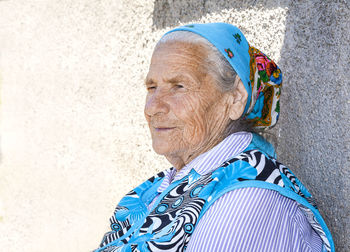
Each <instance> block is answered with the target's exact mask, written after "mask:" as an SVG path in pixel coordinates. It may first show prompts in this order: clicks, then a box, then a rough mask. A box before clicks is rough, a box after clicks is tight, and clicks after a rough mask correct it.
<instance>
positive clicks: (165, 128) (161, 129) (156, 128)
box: [154, 127, 175, 132]
mask: <svg viewBox="0 0 350 252" xmlns="http://www.w3.org/2000/svg"><path fill="white" fill-rule="evenodd" d="M154 129H155V130H156V131H157V132H166V131H170V130H172V129H175V127H154Z"/></svg>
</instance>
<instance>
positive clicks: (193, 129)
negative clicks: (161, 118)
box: [178, 96, 208, 148]
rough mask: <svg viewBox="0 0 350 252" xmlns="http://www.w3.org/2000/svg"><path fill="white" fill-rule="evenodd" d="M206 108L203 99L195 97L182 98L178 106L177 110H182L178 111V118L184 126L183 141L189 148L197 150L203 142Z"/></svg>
mask: <svg viewBox="0 0 350 252" xmlns="http://www.w3.org/2000/svg"><path fill="white" fill-rule="evenodd" d="M207 106H208V104H207V103H206V102H205V101H204V99H201V97H196V96H192V97H186V98H183V99H182V104H181V106H178V108H182V110H179V111H178V117H179V118H181V120H182V121H183V124H184V131H183V140H184V142H185V143H186V144H187V145H189V146H193V147H196V148H198V147H200V146H199V145H200V144H201V143H202V142H204V140H205V136H206V135H207V132H206V125H207V122H206V116H205V111H206V108H207Z"/></svg>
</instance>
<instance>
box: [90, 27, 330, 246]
mask: <svg viewBox="0 0 350 252" xmlns="http://www.w3.org/2000/svg"><path fill="white" fill-rule="evenodd" d="M281 85H282V73H281V71H280V69H279V68H278V67H277V65H276V64H275V63H274V62H273V61H272V60H271V59H269V58H268V57H267V56H266V55H264V54H263V53H262V52H260V51H259V50H257V49H255V48H254V47H252V46H250V45H249V44H248V42H247V40H246V39H245V37H244V35H243V34H242V32H241V31H240V30H239V29H238V28H237V27H235V26H232V25H229V24H225V23H213V24H192V25H185V26H182V27H179V28H176V29H174V30H171V31H169V32H168V33H166V34H165V35H164V36H163V37H162V38H161V40H160V41H159V42H158V44H157V45H156V48H155V50H154V53H153V56H152V60H151V65H150V69H149V72H148V75H147V78H146V88H147V90H148V94H147V98H146V105H145V116H146V119H147V122H148V125H149V128H150V131H151V136H152V143H153V148H154V150H155V151H156V152H157V153H158V154H160V155H164V156H165V157H166V158H167V160H168V161H169V162H170V163H171V164H172V166H173V167H172V168H170V169H168V170H166V171H164V172H161V173H159V174H157V175H156V176H154V177H152V178H150V179H149V180H147V181H145V182H144V183H142V184H141V185H140V186H138V187H136V188H135V189H134V190H132V191H131V192H129V193H128V194H127V195H126V196H125V197H124V198H123V199H122V200H121V201H120V203H119V205H118V206H117V208H116V210H115V212H114V214H113V216H112V217H111V219H110V222H111V231H109V232H108V233H106V234H105V236H104V238H103V240H102V242H101V244H100V247H99V248H98V249H96V250H95V251H184V250H186V251H334V245H333V241H332V237H331V234H330V232H329V230H328V228H327V226H326V224H325V222H324V220H323V219H322V217H321V215H320V213H319V212H318V210H317V207H316V205H315V204H314V203H313V200H312V197H311V195H310V193H309V192H308V191H307V190H306V188H305V187H304V186H303V185H302V184H301V183H300V181H299V180H298V179H297V178H296V177H295V176H294V175H293V173H292V172H291V171H290V170H289V169H288V168H286V167H285V166H283V165H282V164H281V163H279V162H277V161H276V159H275V156H276V154H275V151H274V148H273V147H272V145H271V144H269V143H268V142H267V141H265V140H264V139H263V138H262V137H261V136H259V135H258V134H256V133H253V132H254V131H255V130H256V129H260V130H261V129H267V128H270V127H272V126H274V125H275V124H276V122H277V119H278V115H279V97H280V94H281Z"/></svg>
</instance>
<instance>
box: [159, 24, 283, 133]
mask: <svg viewBox="0 0 350 252" xmlns="http://www.w3.org/2000/svg"><path fill="white" fill-rule="evenodd" d="M176 31H189V32H193V33H196V34H198V35H200V36H202V37H203V38H205V39H207V40H208V41H209V42H210V43H211V44H213V45H214V46H215V47H216V48H217V50H218V51H219V52H220V53H221V54H222V55H224V57H225V58H226V59H227V61H228V62H229V63H230V65H231V66H232V68H233V69H234V70H235V71H236V73H237V74H238V76H239V77H240V79H241V80H242V82H243V84H244V87H245V89H246V90H247V92H248V100H247V104H246V106H245V109H244V113H243V115H242V116H243V117H244V118H245V119H246V120H249V121H251V122H253V125H254V126H255V127H259V128H270V127H272V126H274V125H275V124H276V122H277V120H278V116H279V112H280V106H279V98H280V94H281V86H282V72H281V70H280V69H279V68H278V66H277V65H276V64H275V63H274V62H273V61H272V60H271V59H270V58H269V57H267V56H266V55H265V54H263V53H262V52H260V51H259V50H258V49H256V48H254V47H252V46H250V45H249V43H248V41H247V39H246V38H245V37H244V35H243V33H242V32H241V30H240V29H238V28H237V27H236V26H233V25H231V24H226V23H208V24H189V25H185V26H181V27H178V28H175V29H173V30H171V31H168V32H167V33H165V34H164V36H165V35H167V34H169V33H171V32H176ZM232 85H233V83H232Z"/></svg>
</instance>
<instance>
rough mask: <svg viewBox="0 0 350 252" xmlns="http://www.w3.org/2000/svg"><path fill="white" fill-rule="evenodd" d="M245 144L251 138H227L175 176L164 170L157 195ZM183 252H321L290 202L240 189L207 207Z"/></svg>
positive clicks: (265, 191) (208, 169)
mask: <svg viewBox="0 0 350 252" xmlns="http://www.w3.org/2000/svg"><path fill="white" fill-rule="evenodd" d="M251 140H252V134H251V133H248V132H238V133H235V134H232V135H230V136H228V137H227V138H225V139H224V140H223V141H222V142H221V143H219V144H218V145H217V146H215V147H214V148H212V149H211V150H209V151H208V152H205V153H203V154H201V155H200V156H198V157H197V158H195V159H194V160H192V161H191V162H190V163H189V164H187V165H186V166H184V167H183V168H182V169H181V170H180V171H179V172H177V173H176V170H175V169H173V170H168V172H167V173H166V175H165V178H164V180H163V182H162V184H161V185H160V186H159V188H158V192H159V193H161V192H163V191H164V190H165V189H166V188H167V187H168V186H169V185H170V184H171V183H172V182H174V181H176V180H179V179H181V178H183V177H184V176H186V175H187V174H188V173H189V172H190V170H191V169H195V171H196V172H197V173H199V174H201V175H205V174H207V173H210V172H212V171H213V170H214V169H215V168H217V167H218V166H220V164H222V163H223V162H225V161H226V160H228V159H230V158H232V157H234V156H236V155H237V154H239V153H241V152H242V151H243V150H244V149H246V148H247V147H248V145H249V144H250V142H251ZM157 197H158V196H157ZM157 197H156V198H155V199H154V200H153V201H152V203H151V204H150V205H149V208H151V207H152V206H153V204H154V202H155V201H156V199H157ZM186 251H187V252H188V251H189V252H194V251H276V252H277V251H293V252H294V251H310V252H311V251H322V240H321V238H320V237H319V236H318V234H317V233H316V232H315V231H314V230H313V229H312V227H311V225H310V224H309V222H308V221H307V219H306V217H305V216H304V215H303V213H302V212H301V210H300V209H299V207H298V205H297V203H296V202H295V201H294V200H291V199H288V198H286V197H284V196H282V195H281V194H279V193H278V192H276V191H273V190H268V189H262V188H241V189H237V190H234V191H230V192H228V193H226V194H224V195H223V196H222V197H220V198H219V199H217V200H216V201H215V202H214V203H213V205H212V206H211V207H210V208H209V209H208V210H207V212H206V213H205V214H204V215H203V217H202V218H201V219H200V220H199V222H198V224H197V225H196V228H195V230H194V232H193V234H192V236H191V239H190V241H189V243H188V246H187V249H186Z"/></svg>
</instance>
